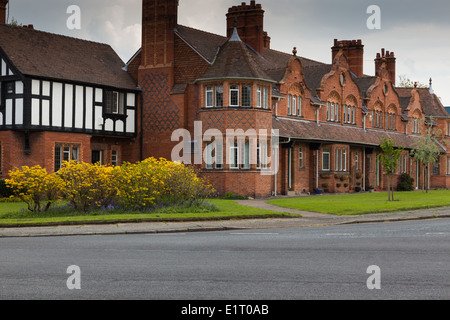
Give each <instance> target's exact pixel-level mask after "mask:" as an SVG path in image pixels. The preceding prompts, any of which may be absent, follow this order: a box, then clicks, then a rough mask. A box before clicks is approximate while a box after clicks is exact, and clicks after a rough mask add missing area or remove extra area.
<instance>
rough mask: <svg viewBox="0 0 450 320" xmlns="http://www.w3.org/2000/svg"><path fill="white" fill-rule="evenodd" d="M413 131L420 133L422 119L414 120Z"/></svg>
mask: <svg viewBox="0 0 450 320" xmlns="http://www.w3.org/2000/svg"><path fill="white" fill-rule="evenodd" d="M412 133H420V119H418V118H413V120H412Z"/></svg>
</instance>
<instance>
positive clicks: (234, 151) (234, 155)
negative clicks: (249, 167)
mask: <svg viewBox="0 0 450 320" xmlns="http://www.w3.org/2000/svg"><path fill="white" fill-rule="evenodd" d="M230 169H239V148H238V144H237V142H235V143H233V144H232V145H231V146H230Z"/></svg>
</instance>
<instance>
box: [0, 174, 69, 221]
mask: <svg viewBox="0 0 450 320" xmlns="http://www.w3.org/2000/svg"><path fill="white" fill-rule="evenodd" d="M9 176H10V179H6V181H5V182H6V185H7V186H8V187H9V188H11V189H12V190H13V192H14V194H15V195H16V196H17V197H18V198H20V199H21V200H22V201H23V202H25V203H26V204H27V205H28V210H30V211H32V212H35V213H38V212H42V211H47V210H48V209H49V208H50V206H51V205H52V204H53V203H54V202H55V201H56V200H58V199H59V197H60V190H61V186H62V181H61V179H60V178H59V177H58V176H57V175H56V174H54V173H52V174H48V173H47V170H46V169H43V168H42V167H41V166H39V165H38V166H34V167H28V166H24V167H22V168H21V169H19V168H14V169H13V170H10V171H9ZM45 202H46V204H44V203H45Z"/></svg>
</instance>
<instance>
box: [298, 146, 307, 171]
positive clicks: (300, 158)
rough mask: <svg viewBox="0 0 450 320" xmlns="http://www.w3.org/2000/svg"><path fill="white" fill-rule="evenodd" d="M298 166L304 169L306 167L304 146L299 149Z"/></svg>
mask: <svg viewBox="0 0 450 320" xmlns="http://www.w3.org/2000/svg"><path fill="white" fill-rule="evenodd" d="M298 163H299V165H298V167H299V169H303V168H304V167H305V164H304V162H303V148H300V150H299V157H298Z"/></svg>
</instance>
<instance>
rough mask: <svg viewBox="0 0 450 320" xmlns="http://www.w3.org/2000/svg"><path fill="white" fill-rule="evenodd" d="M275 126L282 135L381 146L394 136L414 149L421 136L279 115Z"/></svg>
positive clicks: (398, 144) (328, 141)
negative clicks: (383, 140) (383, 141)
mask: <svg viewBox="0 0 450 320" xmlns="http://www.w3.org/2000/svg"><path fill="white" fill-rule="evenodd" d="M273 128H274V129H278V130H279V135H280V137H286V138H288V137H290V138H292V139H298V140H304V141H310V142H323V143H350V144H355V145H364V146H372V147H376V146H379V145H380V143H381V141H382V139H383V137H386V138H392V140H393V141H394V142H395V144H396V146H400V147H404V148H407V149H413V148H414V147H415V146H416V143H417V142H418V141H419V140H420V139H423V137H421V136H416V135H405V134H404V133H396V132H388V131H381V130H374V129H367V130H364V129H363V128H360V127H353V126H346V125H340V124H329V123H323V122H321V123H320V125H317V123H316V122H315V121H307V120H294V119H287V118H281V117H278V118H276V119H274V120H273Z"/></svg>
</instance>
